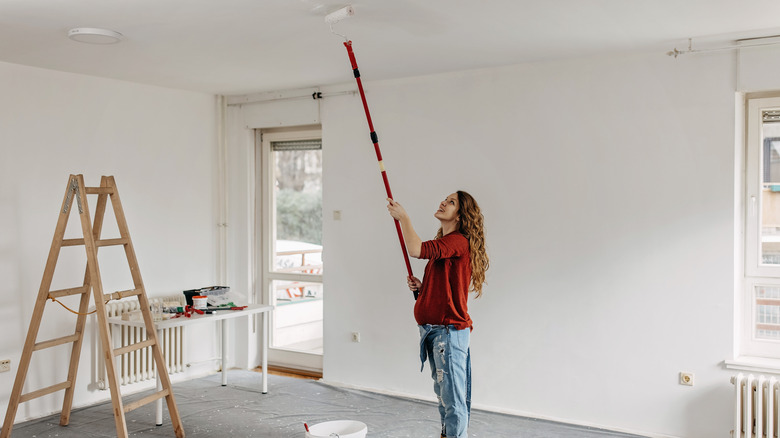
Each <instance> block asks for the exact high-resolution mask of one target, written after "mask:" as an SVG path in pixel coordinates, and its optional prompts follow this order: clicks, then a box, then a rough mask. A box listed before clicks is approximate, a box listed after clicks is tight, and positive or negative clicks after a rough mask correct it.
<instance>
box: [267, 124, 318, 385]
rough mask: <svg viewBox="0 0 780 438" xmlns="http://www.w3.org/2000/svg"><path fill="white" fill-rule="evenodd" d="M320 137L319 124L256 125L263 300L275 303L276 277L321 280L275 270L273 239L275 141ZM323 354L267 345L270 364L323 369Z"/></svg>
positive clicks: (280, 278) (274, 223)
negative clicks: (267, 127)
mask: <svg viewBox="0 0 780 438" xmlns="http://www.w3.org/2000/svg"><path fill="white" fill-rule="evenodd" d="M321 138H322V128H321V127H320V126H304V127H294V128H275V129H263V130H260V129H257V130H256V131H255V148H256V151H255V152H256V153H255V157H256V164H255V169H256V175H257V182H256V183H257V184H258V185H259V187H258V189H257V190H256V192H255V193H256V195H255V196H256V199H255V203H256V206H257V210H258V214H257V217H259V218H260V221H257V222H256V223H255V236H256V238H255V240H256V245H255V247H256V250H257V254H258V257H257V261H258V267H259V272H258V273H259V274H260V275H259V278H258V281H259V283H260V286H261V287H259V288H257V290H258V291H259V293H260V296H259V297H257V299H258V301H260V302H261V303H263V304H273V303H274V290H273V283H274V281H301V282H307V281H308V282H310V281H316V282H322V275H321V274H319V275H318V274H296V273H286V272H274V271H273V263H274V254H273V251H274V248H273V243H274V236H275V227H276V217H275V213H276V211H275V209H274V208H273V199H274V192H273V190H274V187H275V181H274V161H273V153H272V150H271V142H272V141H285V140H311V139H321ZM258 237H259V238H258ZM273 318H274V317H273V313H272V314H271V320H270V323H269V324H268V327H269V330H271V333H269V341H270V340H271V339H272V336H273V328H272V327H273V325H274V321H273ZM322 357H323V355H320V354H314V353H307V352H299V351H291V350H286V349H280V348H274V347H273V342H270V345H269V346H268V363H269V364H270V365H276V366H281V367H285V368H293V369H301V370H306V371H315V372H322Z"/></svg>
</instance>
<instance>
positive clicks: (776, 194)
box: [739, 97, 780, 359]
mask: <svg viewBox="0 0 780 438" xmlns="http://www.w3.org/2000/svg"><path fill="white" fill-rule="evenodd" d="M745 128H746V133H747V143H746V152H747V153H746V160H745V164H746V172H745V177H746V180H745V188H746V193H745V194H746V196H745V200H746V202H745V207H746V212H745V225H746V229H745V281H744V288H743V297H742V303H741V306H742V309H741V320H742V327H741V330H740V331H741V342H740V348H739V350H740V351H739V353H740V355H741V356H751V357H760V358H771V359H780V97H748V99H747V119H746V126H745Z"/></svg>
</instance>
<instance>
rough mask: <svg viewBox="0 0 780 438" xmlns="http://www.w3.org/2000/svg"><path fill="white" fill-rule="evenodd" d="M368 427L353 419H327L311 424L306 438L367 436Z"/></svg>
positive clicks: (359, 437) (361, 437) (357, 437)
mask: <svg viewBox="0 0 780 438" xmlns="http://www.w3.org/2000/svg"><path fill="white" fill-rule="evenodd" d="M367 432H368V427H367V426H366V425H365V423H361V422H360V421H352V420H338V421H326V422H324V423H319V424H315V425H313V426H309V431H308V432H306V438H365V436H366V433H367Z"/></svg>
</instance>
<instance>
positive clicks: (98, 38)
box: [68, 27, 122, 44]
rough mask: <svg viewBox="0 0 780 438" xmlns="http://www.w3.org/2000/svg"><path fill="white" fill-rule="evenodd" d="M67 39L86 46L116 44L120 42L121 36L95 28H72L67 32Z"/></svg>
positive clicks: (111, 31) (117, 33)
mask: <svg viewBox="0 0 780 438" xmlns="http://www.w3.org/2000/svg"><path fill="white" fill-rule="evenodd" d="M68 38H70V39H72V40H73V41H78V42H80V43H87V44H116V43H118V42H119V41H121V40H122V34H121V33H119V32H114V31H113V30H108V29H99V28H96V27H74V28H73V29H71V30H69V31H68Z"/></svg>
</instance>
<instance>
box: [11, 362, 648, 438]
mask: <svg viewBox="0 0 780 438" xmlns="http://www.w3.org/2000/svg"><path fill="white" fill-rule="evenodd" d="M261 376H262V375H261V374H259V373H255V372H251V371H238V370H235V371H230V373H229V375H228V386H226V387H222V386H221V376H220V375H214V376H209V377H204V378H201V379H196V380H190V381H186V382H181V383H176V384H174V386H173V389H174V394H175V395H176V402H177V405H178V407H179V413H180V414H181V417H182V423H183V425H184V430H185V432H186V435H187V437H210V438H213V437H231V438H243V437H272V438H288V437H289V438H303V437H304V426H303V423H304V422H308V423H309V424H310V425H311V424H316V423H320V422H323V421H330V420H358V421H362V422H363V423H365V424H366V425H368V435H367V438H402V437H409V438H428V437H431V438H439V433H438V431H439V420H438V415H439V414H438V411H437V410H436V406H435V405H434V404H433V403H429V402H421V401H415V400H409V399H404V398H397V397H390V396H385V395H379V394H374V393H371V392H365V391H356V390H349V389H342V388H335V387H332V386H328V385H325V384H323V383H320V382H317V381H313V380H302V379H295V378H291V377H280V376H274V375H270V376H268V394H262V393H261V392H260V390H259V388H260V384H261V380H260V379H261ZM143 395H144V394H138V395H133V396H126V397H125V398H124V399H123V400H124V402H125V403H128V402H130V401H133V400H136V399H139V398H141V397H143ZM164 412H165V413H164V422H165V424H163V425H162V426H159V427H158V426H155V425H154V422H155V421H154V405H153V404H152V405H146V406H143V407H141V408H139V409H137V410H135V411H132V412H130V413H128V414H127V417H126V418H127V427H128V430H129V432H130V436H133V437H173V436H175V435H174V433H173V428H172V427H171V425H170V421H169V420H168V412H167V409H165V410H164ZM12 436H13V437H36V438H38V437H39V438H45V437H58V438H76V437H79V438H94V437H112V436H116V429H115V427H114V419H113V414H112V410H111V403H110V402H109V403H103V404H100V405H96V406H91V407H87V408H81V409H78V410H74V411H73V412H72V414H71V420H70V425H69V426H67V427H62V426H60V425H59V415H54V416H51V417H47V418H42V419H38V420H33V421H29V422H26V423H21V424H17V425H15V426H14V428H13V433H12ZM469 437H485V438H496V437H512V438H557V437H561V438H563V437H566V438H604V437H613V438H615V437H622V438H630V437H634V438H640V437H638V436H637V435H626V434H620V433H615V432H610V431H604V430H596V429H589V428H583V427H576V426H569V425H565V424H559V423H553V422H548V421H540V420H533V419H528V418H522V417H514V416H509V415H502V414H495V413H491V412H484V411H473V412H472V414H471V425H470V427H469Z"/></svg>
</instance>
